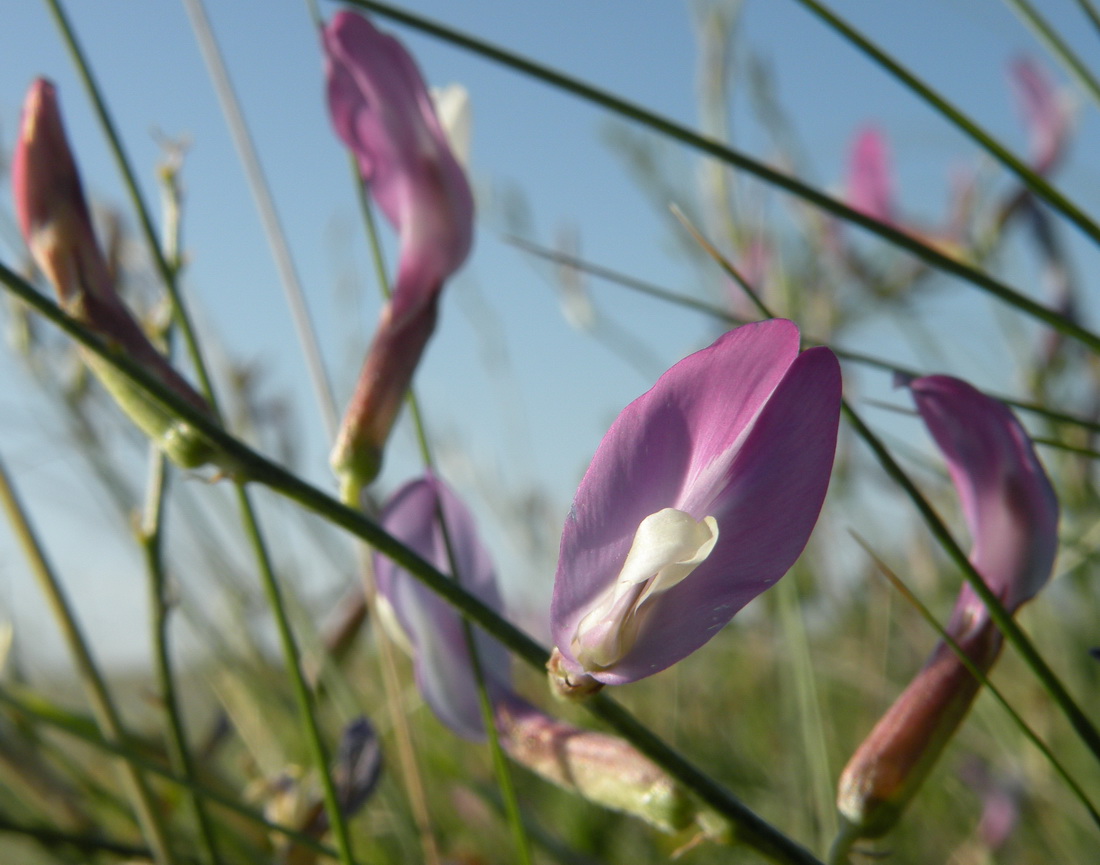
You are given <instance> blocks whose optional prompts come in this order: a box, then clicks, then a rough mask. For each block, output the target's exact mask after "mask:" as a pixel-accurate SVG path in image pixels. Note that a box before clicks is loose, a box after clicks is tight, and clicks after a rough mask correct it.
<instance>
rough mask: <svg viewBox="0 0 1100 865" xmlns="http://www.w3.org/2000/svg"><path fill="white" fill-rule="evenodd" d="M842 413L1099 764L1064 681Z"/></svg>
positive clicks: (1087, 725)
mask: <svg viewBox="0 0 1100 865" xmlns="http://www.w3.org/2000/svg"><path fill="white" fill-rule="evenodd" d="M842 411H843V412H844V416H845V417H846V418H847V419H848V423H850V424H851V425H852V428H853V429H855V431H856V433H857V434H858V435H859V437H860V438H862V439H863V441H864V443H865V444H866V445H867V446H868V447H869V448H871V451H872V452H873V453H874V454H875V457H876V458H877V459H878V461H879V464H880V465H881V466H882V468H883V469H884V470H885V471H886V473H887V474H888V475H889V476H890V477H891V478H892V479H893V481H894V482H895V483H896V484H898V486H900V487H901V488H902V489H903V490H904V491H905V493H906V495H908V496H909V499H910V500H911V501H912V502H913V504H914V505H915V506H916V508H917V510H918V511H919V512H920V515H921V517H922V518H923V519H924V522H925V525H927V526H928V528H929V530H930V531H931V532H932V535H933V536H934V537H935V538H936V541H937V542H938V543H939V544H940V546H941V547H943V549H944V551H945V552H946V553H947V555H948V556H949V557H950V558H951V560H952V561H953V562H954V563H955V564H956V566H957V567H958V568H959V570H961V571H962V574H963V578H964V579H965V580H966V581H967V582H968V583H969V584H970V586H971V588H973V589H974V592H975V593H976V594H977V595H978V597H979V598H981V600H982V603H984V604H985V607H986V609H987V610H989V615H990V617H991V618H992V619H993V621H994V622H996V624H997V627H998V628H1000V630H1001V633H1002V634H1004V635H1005V638H1006V639H1007V640H1008V641H1009V642H1010V643H1012V645H1013V646H1014V647H1015V648H1016V651H1018V652H1019V653H1020V654H1021V655H1022V656H1023V658H1024V661H1025V662H1026V663H1027V665H1028V666H1029V667H1031V670H1032V672H1033V673H1035V675H1036V677H1037V678H1038V679H1039V681H1040V682H1042V684H1043V686H1044V687H1045V688H1046V690H1047V693H1048V694H1050V696H1051V697H1052V698H1053V699H1054V702H1055V703H1056V704H1057V705H1058V707H1059V708H1060V709H1061V710H1062V712H1063V714H1064V715H1065V716H1066V718H1067V719H1068V720H1069V722H1070V724H1071V725H1072V726H1073V729H1074V730H1075V731H1076V732H1077V735H1078V736H1079V737H1080V738H1081V741H1083V742H1084V743H1085V745H1086V746H1087V747H1088V749H1089V750H1090V751H1092V753H1093V756H1094V757H1096V758H1097V759H1098V760H1100V731H1098V730H1097V729H1096V727H1095V725H1094V724H1093V723H1092V721H1091V720H1090V719H1089V717H1088V716H1087V715H1086V714H1085V713H1084V712H1083V711H1082V710H1081V707H1080V706H1078V705H1077V703H1076V701H1075V700H1074V699H1073V697H1072V696H1071V695H1070V693H1069V691H1068V690H1067V689H1066V687H1065V686H1064V685H1063V684H1062V681H1061V680H1060V679H1059V678H1058V676H1057V675H1056V674H1055V672H1054V670H1052V669H1051V668H1050V666H1049V665H1048V664H1047V663H1046V661H1044V660H1043V657H1042V656H1041V655H1040V654H1039V652H1038V651H1037V650H1036V649H1035V646H1034V645H1032V643H1031V640H1030V639H1028V637H1027V635H1026V634H1025V633H1024V631H1023V629H1021V628H1020V626H1019V625H1017V624H1016V620H1015V619H1013V618H1012V616H1011V615H1009V613H1008V611H1007V610H1005V608H1004V606H1003V605H1002V604H1001V602H1000V600H999V599H998V598H997V596H996V595H995V594H994V593H993V592H992V591H991V590H990V588H989V586H987V585H986V582H985V580H984V579H982V576H981V574H979V573H978V571H977V570H976V569H975V568H974V565H973V564H971V563H970V560H969V559H968V558H967V557H966V553H965V552H963V549H962V547H960V546H959V543H958V541H956V540H955V537H954V535H952V534H951V532H950V530H949V529H948V528H947V526H946V525H945V524H944V522H943V520H942V519H940V516H939V514H937V513H936V511H935V510H934V509H933V507H932V506H931V505H930V504H929V503H928V500H927V499H925V498H924V496H922V495H921V493H920V490H918V489H917V487H916V485H915V484H914V483H913V481H912V480H910V478H909V476H908V475H907V474H905V472H904V471H903V470H902V468H901V466H899V465H898V463H897V461H895V460H894V458H893V456H891V455H890V452H889V451H888V450H886V447H885V446H884V445H883V444H882V442H881V441H879V439H878V437H877V436H876V435H875V434H874V433H873V432H871V430H870V429H869V428H868V427H867V425H866V424H865V423H864V422H863V420H862V419H861V418H860V417H859V415H857V414H856V413H855V411H854V410H853V409H852V407H851V406H850V405H848V403H847V402H844V403H842Z"/></svg>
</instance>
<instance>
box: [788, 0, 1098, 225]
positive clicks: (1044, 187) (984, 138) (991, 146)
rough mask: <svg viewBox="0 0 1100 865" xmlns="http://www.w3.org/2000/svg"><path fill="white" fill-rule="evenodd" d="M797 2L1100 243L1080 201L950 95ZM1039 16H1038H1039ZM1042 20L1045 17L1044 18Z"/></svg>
mask: <svg viewBox="0 0 1100 865" xmlns="http://www.w3.org/2000/svg"><path fill="white" fill-rule="evenodd" d="M795 2H797V3H800V4H801V5H803V6H804V7H806V8H807V9H808V10H809V11H811V12H812V13H814V14H815V15H816V16H817V17H818V18H820V19H821V20H822V21H824V22H825V23H826V24H827V25H829V27H831V28H832V29H833V30H835V31H836V32H837V33H839V34H840V35H841V36H843V37H844V38H845V39H847V40H848V41H849V42H851V43H852V45H854V46H855V47H856V48H858V49H859V50H860V51H861V52H863V53H864V54H865V55H867V56H868V57H869V58H871V60H873V61H874V62H875V63H877V64H878V65H879V66H881V67H882V68H883V69H885V70H886V71H887V72H889V73H890V74H891V75H892V76H894V77H895V78H896V79H897V80H898V81H900V82H901V83H902V84H903V85H904V86H905V87H907V88H908V89H909V90H911V91H913V93H915V94H916V95H917V96H918V97H920V98H921V99H922V100H923V101H924V102H926V103H927V104H928V105H929V106H931V107H932V108H933V109H934V110H935V111H936V112H937V113H939V114H940V115H942V116H943V117H944V118H946V119H947V120H948V121H950V122H951V123H952V124H953V125H954V126H955V127H956V128H957V129H958V130H959V131H961V132H962V133H964V134H965V135H966V136H967V137H968V138H970V139H971V140H972V141H974V142H975V143H976V144H978V146H979V147H981V148H982V149H983V150H985V151H986V152H987V153H988V154H989V155H990V156H992V157H993V158H994V159H996V160H997V161H998V162H1000V163H1001V165H1003V166H1004V167H1005V168H1007V169H1008V170H1009V171H1011V172H1012V173H1013V174H1015V175H1016V177H1017V178H1019V180H1020V182H1021V183H1023V184H1024V186H1026V187H1027V188H1028V189H1030V190H1031V191H1032V192H1033V193H1034V194H1035V195H1037V196H1038V197H1039V198H1042V199H1043V200H1044V201H1046V202H1047V203H1048V204H1049V205H1050V206H1051V207H1053V208H1054V209H1056V210H1058V211H1060V212H1061V213H1062V215H1063V216H1065V217H1066V218H1067V219H1068V220H1069V221H1070V222H1072V223H1073V224H1074V225H1076V226H1077V227H1078V228H1079V229H1080V230H1081V231H1082V232H1083V233H1084V234H1085V235H1086V236H1087V237H1089V238H1090V239H1091V240H1092V241H1093V242H1094V243H1100V226H1098V225H1097V224H1096V222H1095V221H1093V220H1092V219H1091V218H1090V217H1089V216H1087V215H1086V214H1085V213H1084V211H1082V210H1081V209H1080V208H1078V207H1077V205H1076V204H1074V203H1073V202H1072V201H1070V200H1069V199H1068V198H1067V197H1066V196H1065V195H1063V194H1062V193H1061V192H1060V191H1058V190H1057V189H1055V187H1054V186H1053V185H1052V184H1051V183H1050V182H1049V181H1048V180H1047V179H1046V178H1045V177H1043V176H1042V175H1040V174H1037V173H1036V172H1035V171H1034V170H1033V169H1032V168H1031V167H1030V166H1028V165H1027V164H1026V163H1024V162H1023V161H1022V160H1020V159H1019V158H1017V157H1016V156H1015V155H1013V154H1012V153H1011V151H1009V150H1008V149H1007V148H1006V147H1004V146H1003V145H1002V144H1001V143H1000V142H999V141H997V140H996V139H995V138H994V137H993V136H992V135H990V134H989V133H988V132H986V131H985V130H984V129H982V128H981V127H980V126H979V125H978V124H977V123H975V122H974V121H973V120H971V119H970V118H969V117H967V116H966V114H964V113H963V112H962V111H960V110H959V109H958V108H956V107H955V106H954V105H952V104H951V103H950V102H948V101H947V99H945V98H944V97H943V96H941V95H940V94H939V93H937V92H936V91H935V90H933V89H932V88H931V87H929V86H928V85H927V84H925V83H924V82H923V81H921V80H920V79H919V78H918V77H917V76H916V75H914V74H913V73H912V72H910V71H909V70H907V69H906V68H905V67H904V66H902V65H901V64H900V63H898V62H897V61H896V60H894V59H893V58H892V57H890V56H889V55H888V54H886V53H885V52H883V51H881V50H880V49H879V48H878V47H877V46H876V45H875V44H874V43H873V42H871V41H870V40H869V39H867V38H866V37H865V36H863V35H862V34H861V33H859V31H857V30H856V29H855V28H854V27H852V26H851V25H850V24H848V23H847V22H846V21H844V19H842V18H841V17H840V16H839V15H836V14H835V13H833V12H832V11H830V10H829V9H828V8H826V6H825V5H824V4H822V3H819V2H818V0H795ZM1006 2H1008V3H1009V4H1011V5H1015V6H1016V7H1017V9H1018V10H1020V12H1021V14H1023V15H1025V17H1029V20H1031V19H1030V16H1027V15H1026V14H1025V12H1024V9H1026V8H1027V4H1026V3H1023V2H1021V0H1006ZM1035 17H1036V18H1038V16H1035ZM1038 20H1039V21H1041V19H1038ZM1032 23H1033V24H1035V25H1036V27H1037V29H1038V25H1037V23H1036V21H1035V20H1032ZM1040 32H1041V33H1042V32H1043V31H1042V30H1040ZM1055 53H1057V52H1055ZM1075 71H1076V70H1075ZM1081 71H1082V72H1084V73H1085V74H1086V75H1087V70H1084V67H1081ZM1083 83H1084V84H1085V86H1086V88H1088V89H1090V90H1091V92H1093V94H1094V95H1100V88H1096V89H1093V88H1094V87H1095V81H1094V80H1093V79H1092V77H1091V76H1088V81H1085V82H1083Z"/></svg>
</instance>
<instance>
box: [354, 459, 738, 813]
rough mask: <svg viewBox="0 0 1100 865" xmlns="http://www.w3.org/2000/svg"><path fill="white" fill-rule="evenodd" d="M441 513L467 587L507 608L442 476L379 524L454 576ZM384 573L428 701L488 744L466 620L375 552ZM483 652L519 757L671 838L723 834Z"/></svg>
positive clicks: (498, 650)
mask: <svg viewBox="0 0 1100 865" xmlns="http://www.w3.org/2000/svg"><path fill="white" fill-rule="evenodd" d="M441 514H442V516H443V519H444V520H445V521H446V526H447V534H446V538H449V540H450V544H451V549H452V550H453V552H454V560H455V563H456V564H457V566H458V570H459V580H460V582H461V584H462V585H463V587H465V588H466V589H468V590H469V591H471V592H472V593H473V594H475V595H476V596H477V597H479V598H480V599H481V600H482V601H484V602H485V603H486V604H487V605H488V606H490V607H492V608H493V609H496V610H499V609H500V597H499V595H498V593H497V589H496V579H495V576H494V573H493V568H492V564H491V562H490V561H489V558H488V555H487V554H486V552H485V550H484V549H483V548H482V546H481V543H480V541H479V540H478V538H477V534H476V531H475V527H474V522H473V519H472V518H471V516H470V514H469V512H468V511H467V510H466V508H465V506H464V505H463V504H462V502H461V501H460V500H459V499H458V497H457V496H456V495H455V494H454V493H453V492H452V491H451V490H450V488H448V487H447V486H446V485H445V484H444V483H442V482H441V481H440V480H439V479H437V478H435V477H432V476H428V477H425V478H422V479H419V480H415V481H412V482H411V483H409V484H406V485H405V486H404V487H402V488H401V489H399V490H398V491H397V492H396V493H394V495H393V497H392V498H391V499H390V501H389V502H388V503H387V504H386V506H385V508H384V509H383V511H382V516H381V520H380V522H381V524H382V526H383V528H385V529H386V531H388V532H389V533H390V534H392V535H393V536H394V537H396V538H397V539H398V540H400V541H401V542H402V543H404V544H406V545H407V546H409V547H410V548H412V549H413V550H415V551H416V552H417V553H419V554H420V555H421V556H423V557H424V558H425V559H427V560H428V561H429V562H431V563H432V564H433V565H434V566H435V567H436V568H438V569H439V570H441V571H443V572H444V573H452V568H451V559H450V556H449V555H448V552H447V543H446V539H445V536H444V534H443V530H442V529H441V528H440V515H441ZM375 568H376V577H377V585H378V594H379V598H380V599H381V600H382V601H384V602H385V603H386V604H387V605H388V607H389V608H390V612H391V613H392V614H393V618H394V619H395V620H396V622H397V624H398V625H399V626H400V628H401V630H402V631H403V634H404V637H405V638H406V642H407V644H408V648H409V650H410V651H411V653H412V656H413V666H414V669H415V671H416V678H417V683H418V684H419V686H420V692H421V694H422V695H423V696H424V700H425V701H426V702H427V703H428V705H429V706H430V707H431V708H432V711H434V712H435V714H436V716H437V717H438V718H439V719H440V720H441V721H442V722H443V723H444V724H446V725H447V726H448V727H450V728H451V730H452V731H454V732H455V733H457V734H458V735H459V736H462V737H464V738H467V739H473V740H480V739H483V738H484V737H485V727H484V724H483V721H482V716H481V713H480V710H479V704H478V696H477V685H476V682H475V679H474V673H473V668H472V666H471V662H470V653H469V647H468V645H467V643H466V640H465V635H464V633H463V628H462V624H461V620H460V619H459V616H458V614H457V613H456V612H455V611H454V610H453V609H452V608H451V607H450V606H449V605H448V604H446V603H445V602H444V601H443V600H441V599H440V598H439V597H438V596H437V595H435V594H434V593H433V592H431V591H429V590H428V589H427V588H426V587H424V586H423V585H422V584H421V583H420V582H419V581H418V580H416V579H415V578H414V577H413V576H411V575H410V574H409V573H408V572H407V571H405V570H404V569H403V568H400V567H398V566H397V565H395V564H394V563H393V562H392V561H390V560H389V559H386V558H385V557H383V556H381V555H376V556H375ZM383 609H385V607H383ZM475 630H476V629H475ZM476 645H477V651H478V659H479V661H480V663H481V669H482V672H483V675H484V678H485V681H486V686H487V688H488V692H489V698H490V701H491V703H492V706H493V714H494V719H493V720H494V725H495V726H496V728H497V733H498V737H499V741H500V744H501V746H502V747H503V748H504V750H505V751H506V752H507V753H508V755H509V756H511V757H512V759H514V760H515V761H516V762H518V763H520V764H521V765H524V766H526V767H527V768H528V769H530V770H531V771H533V772H535V773H537V774H539V775H541V776H542V777H543V778H545V779H546V780H548V781H550V782H552V783H554V784H557V785H558V786H560V787H563V788H565V789H566V790H569V791H571V792H573V793H576V794H578V795H580V796H583V797H584V798H586V799H588V800H589V801H591V802H595V803H597V804H599V805H602V806H604V807H606V808H612V809H614V810H617V811H623V812H626V813H629V814H633V815H634V816H636V817H639V818H641V819H643V820H645V821H646V822H648V823H650V824H651V825H653V826H656V827H657V828H659V829H661V830H663V831H667V832H672V831H677V830H680V829H683V828H684V827H686V826H687V825H689V824H690V823H691V822H692V821H693V820H696V819H700V821H701V828H702V829H703V831H704V832H710V833H711V834H713V833H714V832H715V831H721V828H720V827H717V824H713V823H709V822H707V820H706V819H703V818H704V814H705V815H706V817H707V818H709V816H710V815H709V812H700V811H699V809H698V808H697V807H696V806H695V805H694V803H693V802H692V801H691V799H690V798H689V797H688V796H687V795H686V794H684V792H683V791H682V790H681V789H680V788H679V787H678V786H677V785H676V783H675V782H674V781H673V780H672V779H671V778H669V776H668V775H667V774H666V773H665V772H664V771H663V770H662V769H661V768H660V767H658V766H657V765H655V764H654V763H652V762H651V761H650V760H648V759H647V758H646V757H644V756H643V755H642V754H640V753H638V751H637V750H635V749H634V747H633V746H631V745H630V744H628V743H627V742H625V741H623V740H622V739H619V738H617V737H615V736H610V735H607V734H605V733H595V732H592V731H591V730H583V729H580V728H578V727H575V726H573V725H572V724H567V723H565V722H563V721H559V720H557V719H556V718H552V717H549V716H548V715H546V714H545V713H544V712H542V711H540V710H539V709H537V708H535V707H534V706H532V705H530V704H529V703H527V702H526V701H524V700H523V699H521V698H520V697H518V696H517V695H516V694H515V693H513V691H512V690H511V677H510V675H509V672H508V658H507V655H506V654H505V653H504V650H503V648H502V647H501V646H500V645H499V644H498V643H496V642H495V641H492V640H490V639H489V638H487V637H486V636H485V635H484V634H480V633H479V634H478V637H477V643H476ZM716 827H717V828H716Z"/></svg>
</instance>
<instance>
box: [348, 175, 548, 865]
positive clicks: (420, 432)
mask: <svg viewBox="0 0 1100 865" xmlns="http://www.w3.org/2000/svg"><path fill="white" fill-rule="evenodd" d="M351 165H352V171H353V174H354V176H355V181H356V183H355V185H356V187H357V188H358V196H359V206H360V210H361V211H362V214H363V221H364V222H365V223H366V227H367V235H368V239H369V241H370V248H371V254H372V257H373V259H374V265H375V271H376V276H377V279H378V286H379V289H380V290H381V292H382V295H383V297H384V298H385V299H386V300H387V301H389V300H390V298H391V297H392V296H393V290H392V288H391V286H390V281H389V278H388V275H387V272H386V263H385V259H384V256H383V254H382V244H381V242H380V239H379V237H378V224H377V221H376V220H375V218H374V208H373V207H371V205H370V201H369V199H368V198H367V191H366V189H365V188H364V183H363V182H362V180H361V179H360V177H359V172H358V170H357V169H356V168H355V164H354V161H352V163H351ZM405 402H406V404H407V405H408V408H409V417H410V418H411V419H412V423H413V429H414V430H415V432H416V442H417V446H418V448H419V449H420V459H421V461H422V462H423V463H424V468H425V469H426V470H428V471H434V470H435V459H434V458H433V456H432V447H431V443H430V441H429V439H428V430H427V426H426V425H425V423H424V415H423V413H422V412H421V410H420V400H419V399H417V396H416V391H415V390H413V388H412V387H410V388H409V392H408V394H407V395H406V398H405ZM436 518H437V519H438V520H439V528H440V531H442V533H443V541H444V544H445V545H446V547H447V558H448V560H449V561H450V565H451V574H452V575H453V578H454V580H455V581H456V582H461V575H460V574H459V570H458V562H457V561H456V559H455V555H454V549H453V547H452V545H451V533H450V531H449V529H448V528H447V521H446V519H445V518H444V515H443V509H442V508H438V509H437V511H436ZM462 635H463V638H464V639H465V641H466V649H467V651H468V652H469V653H470V667H471V669H472V670H473V673H474V682H475V683H476V684H477V696H478V706H479V707H480V709H481V719H482V722H483V724H484V726H485V735H486V737H487V739H488V742H489V753H490V755H491V757H492V763H493V773H494V775H495V776H496V780H497V786H498V787H499V788H500V795H501V799H502V801H503V804H504V814H505V817H506V819H507V820H508V825H509V828H510V829H511V831H512V840H513V841H514V843H515V845H516V854H517V857H518V862H519V863H520V865H531V844H530V841H528V838H527V830H526V828H525V827H524V824H523V816H522V814H521V813H520V807H519V799H518V798H517V796H516V788H515V784H513V783H512V775H511V772H510V771H509V769H508V761H507V760H506V759H505V757H504V750H503V749H502V748H501V746H500V736H499V735H498V734H497V727H496V719H495V717H494V716H495V713H494V711H493V705H492V701H491V700H490V699H489V691H488V689H487V688H486V686H485V674H484V671H483V669H482V666H481V657H480V655H479V653H478V650H477V645H476V644H475V643H474V633H473V628H472V627H471V625H470V620H469V619H467V618H465V617H463V618H462ZM425 807H426V806H425Z"/></svg>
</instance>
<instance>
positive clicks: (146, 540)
mask: <svg viewBox="0 0 1100 865" xmlns="http://www.w3.org/2000/svg"><path fill="white" fill-rule="evenodd" d="M149 460H150V465H151V467H150V471H149V486H148V492H147V494H146V499H145V512H144V514H143V515H142V520H141V525H140V527H139V529H138V541H139V543H140V545H141V549H142V552H143V553H144V556H145V570H146V574H147V575H148V577H149V605H150V619H151V625H152V645H153V659H154V669H155V670H156V676H157V685H158V687H159V688H160V696H161V700H162V701H163V703H164V713H165V719H166V721H167V725H168V748H169V754H170V756H171V758H172V766H173V768H174V769H175V770H176V772H178V773H179V774H180V775H182V776H183V777H184V778H187V779H189V780H194V778H195V767H194V762H193V761H192V759H191V750H190V748H189V747H188V744H187V734H186V732H185V731H184V726H183V715H182V712H181V711H180V701H179V695H178V694H177V692H176V677H175V673H174V671H173V668H172V657H171V652H170V651H169V648H168V619H169V609H170V608H169V602H168V585H167V583H168V579H167V574H166V573H165V568H164V556H163V546H164V545H163V539H164V533H163V522H162V519H163V514H164V499H165V495H166V493H167V485H168V477H169V475H168V470H167V462H168V460H167V458H166V457H165V456H164V455H163V454H162V453H161V452H160V450H159V448H157V447H156V446H155V445H150V447H149ZM191 808H192V810H193V811H194V812H195V823H196V826H197V827H198V830H199V846H200V851H201V853H202V857H203V861H204V862H206V863H211V865H215V863H218V862H219V861H220V858H219V856H218V845H217V841H216V840H215V835H214V828H213V825H212V824H211V822H210V815H209V814H207V812H206V806H205V804H204V803H203V801H202V798H201V797H200V796H198V795H197V794H196V793H194V792H192V793H191Z"/></svg>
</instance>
